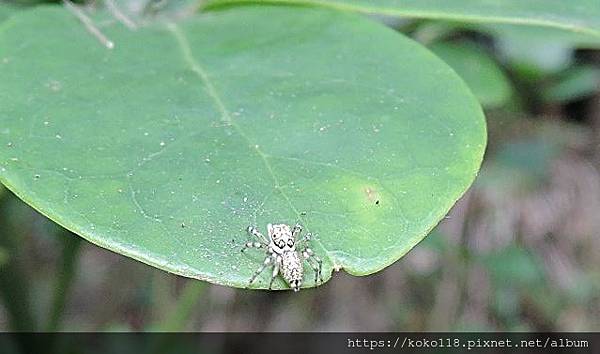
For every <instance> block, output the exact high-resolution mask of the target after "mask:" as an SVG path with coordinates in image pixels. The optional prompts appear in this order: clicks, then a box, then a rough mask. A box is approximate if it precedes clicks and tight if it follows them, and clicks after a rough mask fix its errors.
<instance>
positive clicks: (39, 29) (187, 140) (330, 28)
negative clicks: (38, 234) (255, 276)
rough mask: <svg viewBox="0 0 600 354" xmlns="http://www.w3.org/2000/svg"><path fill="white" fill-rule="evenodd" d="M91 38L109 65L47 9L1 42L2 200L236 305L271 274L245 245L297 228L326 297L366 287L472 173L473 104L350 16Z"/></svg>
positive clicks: (219, 19) (422, 52) (15, 20)
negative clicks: (336, 271)
mask: <svg viewBox="0 0 600 354" xmlns="http://www.w3.org/2000/svg"><path fill="white" fill-rule="evenodd" d="M242 19H243V20H242ZM102 31H103V32H104V34H105V35H106V36H107V37H108V38H110V40H112V41H113V42H114V43H115V47H114V49H112V50H109V49H106V48H105V47H103V46H102V45H100V43H99V42H98V41H97V40H96V39H95V38H94V37H93V36H92V35H90V34H89V33H88V32H87V31H86V30H85V29H84V28H83V27H82V26H81V24H80V23H79V21H78V20H77V19H75V18H74V17H73V16H71V14H69V13H67V12H66V11H65V10H63V9H57V8H38V9H35V10H31V11H28V12H26V13H23V14H21V15H16V16H13V17H11V19H10V20H9V21H7V22H6V23H5V24H4V26H3V27H1V28H0V53H2V56H3V57H5V58H6V60H4V61H2V62H0V63H1V64H0V75H1V77H2V78H3V79H2V82H3V85H4V87H5V88H6V89H5V90H1V91H0V180H1V181H2V182H3V183H5V185H6V186H7V187H8V188H9V189H11V190H12V191H14V192H15V194H17V195H18V196H19V197H20V198H21V199H23V200H24V201H26V202H27V203H29V204H30V205H32V206H33V207H35V208H36V209H38V210H39V211H40V212H42V213H43V214H45V215H47V216H48V217H49V218H51V219H52V220H54V221H56V222H57V223H59V224H61V225H62V226H64V227H65V228H67V229H69V230H71V231H73V232H76V233H77V234H79V235H81V236H83V237H84V238H86V239H87V240H89V241H91V242H93V243H95V244H97V245H99V246H102V247H105V248H108V249H111V250H113V251H115V252H118V253H121V254H124V255H127V256H129V257H132V258H135V259H138V260H140V261H142V262H145V263H148V264H150V265H153V266H155V267H158V268H161V269H164V270H167V271H170V272H173V273H177V274H180V275H183V276H187V277H193V278H198V279H202V280H207V281H210V282H213V283H218V284H225V285H230V286H236V287H243V286H246V285H247V283H248V280H249V279H250V277H251V275H252V273H253V272H254V271H255V270H256V269H257V268H258V267H259V266H260V265H261V264H262V260H263V258H264V253H260V252H258V251H255V252H252V251H249V252H246V253H245V254H242V253H240V249H241V247H242V245H243V244H244V243H245V242H247V241H248V240H250V237H249V236H248V235H247V234H246V232H245V229H246V227H247V226H248V225H251V224H252V225H256V226H258V227H259V228H260V229H261V230H262V231H263V232H264V231H266V230H265V228H266V224H267V223H288V224H293V223H295V222H296V221H299V222H301V223H302V224H303V225H304V226H305V229H306V230H308V231H310V232H312V233H313V234H314V238H313V240H312V241H311V245H312V247H313V249H314V250H315V253H316V254H317V255H319V256H320V257H321V258H322V259H323V261H324V267H325V275H326V278H329V276H330V275H329V274H330V272H331V269H332V268H345V269H346V270H347V271H348V272H350V273H352V274H356V275H364V274H370V273H373V272H376V271H378V270H380V269H382V268H384V267H385V266H387V265H390V264H391V263H393V262H394V261H396V260H397V259H399V258H400V257H402V256H403V255H404V254H405V253H407V252H408V251H409V250H410V249H411V248H412V247H413V246H414V245H416V244H417V243H418V242H419V241H420V240H421V239H422V238H423V237H424V236H425V235H426V234H427V233H428V232H429V231H430V230H431V229H432V228H433V227H434V226H435V225H436V224H437V222H438V221H439V220H440V219H441V218H442V217H443V216H444V215H445V214H446V212H447V211H448V210H449V209H450V207H451V206H452V205H453V204H454V202H455V201H456V200H457V199H458V198H459V197H460V196H461V195H462V194H463V192H464V191H465V190H466V189H467V188H468V186H469V185H470V184H471V183H472V181H473V179H474V177H475V175H476V173H477V171H478V169H479V166H480V163H481V159H482V155H483V152H484V148H485V141H486V131H485V121H484V117H483V114H482V111H481V107H480V106H479V104H478V103H477V101H476V99H475V97H473V96H472V94H471V93H470V91H469V89H468V88H467V86H466V85H465V84H464V83H463V81H462V80H461V79H460V78H459V77H458V76H457V75H456V74H455V73H454V71H452V69H450V68H449V67H448V66H447V65H445V64H444V63H443V62H442V61H441V60H439V59H438V58H437V57H435V56H434V55H433V54H431V52H429V51H428V50H426V49H425V48H423V47H422V46H421V45H419V44H418V43H416V42H413V41H412V40H410V39H407V38H405V37H403V36H402V35H399V34H398V33H396V32H394V31H392V30H390V29H388V28H386V27H384V26H382V25H380V24H377V23H375V22H372V21H369V20H367V19H365V18H363V17H361V16H354V15H350V14H343V13H339V12H336V11H328V10H324V9H312V8H286V7H256V8H252V7H243V8H237V9H233V10H231V11H226V12H218V13H212V14H208V15H200V16H196V17H193V18H190V19H187V20H184V21H182V22H180V23H178V24H174V23H155V24H150V25H148V26H146V27H142V28H139V29H138V30H137V31H130V30H128V29H126V28H125V27H124V26H121V25H119V24H118V23H113V25H108V26H105V27H102ZM9 145H10V146H9ZM306 268H308V267H306ZM311 272H312V271H311ZM266 273H268V272H265V274H263V275H262V276H261V277H260V278H259V281H258V282H257V283H255V284H254V286H255V287H259V288H265V287H266V286H267V285H268V278H269V274H266ZM306 279H308V280H307V281H306V284H305V285H306V286H312V285H313V282H312V279H313V278H312V273H309V274H308V275H307V276H306ZM275 287H276V288H287V286H286V285H285V284H284V283H283V281H282V280H280V279H278V280H277V282H276V283H275Z"/></svg>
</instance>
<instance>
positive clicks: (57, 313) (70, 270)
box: [45, 230, 81, 332]
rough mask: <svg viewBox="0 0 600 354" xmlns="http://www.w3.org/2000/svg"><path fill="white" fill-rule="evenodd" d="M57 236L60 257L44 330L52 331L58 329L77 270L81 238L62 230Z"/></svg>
mask: <svg viewBox="0 0 600 354" xmlns="http://www.w3.org/2000/svg"><path fill="white" fill-rule="evenodd" d="M59 236H61V237H60V239H61V242H62V246H63V248H62V257H61V264H60V269H59V270H58V279H57V280H56V286H55V288H54V298H53V300H52V308H51V310H50V315H49V317H48V323H47V324H46V328H45V329H46V331H49V332H54V331H57V330H59V329H60V323H61V320H62V316H63V313H64V309H65V303H66V299H67V295H68V293H69V290H70V288H71V284H72V283H73V279H74V277H75V274H76V270H77V260H78V256H79V250H80V248H81V238H80V237H79V236H77V235H75V234H73V233H71V232H69V231H66V230H65V231H64V232H62V233H61V234H60V235H59Z"/></svg>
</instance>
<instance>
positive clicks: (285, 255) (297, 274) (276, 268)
mask: <svg viewBox="0 0 600 354" xmlns="http://www.w3.org/2000/svg"><path fill="white" fill-rule="evenodd" d="M248 232H249V233H250V234H251V235H253V236H254V237H256V238H257V239H258V240H259V242H248V243H246V245H245V246H244V248H243V249H242V251H245V250H246V249H248V248H264V249H265V250H266V253H267V257H266V258H265V261H264V263H263V265H262V267H260V268H259V269H258V270H257V271H256V272H255V273H254V275H253V276H252V278H251V279H250V282H249V284H248V285H250V284H252V282H254V280H255V279H256V277H257V276H258V275H259V274H260V273H262V271H263V270H265V268H266V267H268V266H269V265H271V266H273V273H272V275H271V281H270V283H269V289H271V287H272V285H273V280H275V278H276V277H277V275H278V274H280V273H281V276H282V277H283V279H284V280H285V281H286V282H287V283H288V285H289V286H290V287H291V288H292V289H294V291H298V290H300V287H301V286H302V278H303V276H304V267H303V261H304V260H305V261H306V262H307V263H308V264H309V265H310V266H311V267H312V268H313V270H314V271H315V284H316V283H317V282H318V280H319V279H320V280H321V282H323V279H322V277H321V268H322V262H321V260H320V259H319V257H317V256H315V254H314V252H313V251H312V250H311V249H310V248H309V247H307V246H306V245H305V243H306V242H308V241H309V240H310V238H311V234H310V233H307V234H306V235H305V236H304V237H303V238H302V239H301V240H299V241H297V240H296V238H297V237H298V236H299V235H300V233H301V232H302V226H301V225H300V224H296V225H295V226H294V227H293V228H291V227H289V226H288V225H286V224H275V225H273V224H268V225H267V232H268V236H269V238H268V239H267V238H266V237H265V236H263V234H261V233H260V232H259V231H258V230H257V229H256V228H255V227H253V226H250V227H248ZM299 244H300V245H301V246H303V247H302V248H301V249H298V248H297V246H298V245H299ZM313 261H314V262H316V264H314V263H313Z"/></svg>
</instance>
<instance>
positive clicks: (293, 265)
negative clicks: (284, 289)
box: [280, 251, 303, 290]
mask: <svg viewBox="0 0 600 354" xmlns="http://www.w3.org/2000/svg"><path fill="white" fill-rule="evenodd" d="M280 271H281V275H282V276H283V279H285V281H286V282H287V283H288V285H289V286H290V287H291V288H293V289H294V290H296V288H297V287H299V286H300V284H301V283H302V277H303V268H302V260H301V259H300V256H299V255H298V252H296V251H290V252H285V253H283V254H282V255H281V270H280Z"/></svg>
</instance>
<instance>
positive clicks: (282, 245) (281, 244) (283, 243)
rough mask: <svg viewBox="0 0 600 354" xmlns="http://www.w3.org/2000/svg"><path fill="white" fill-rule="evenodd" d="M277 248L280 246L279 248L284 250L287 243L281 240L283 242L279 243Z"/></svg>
mask: <svg viewBox="0 0 600 354" xmlns="http://www.w3.org/2000/svg"><path fill="white" fill-rule="evenodd" d="M277 246H278V247H279V248H284V247H285V242H284V241H283V240H281V241H279V242H278V243H277Z"/></svg>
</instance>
